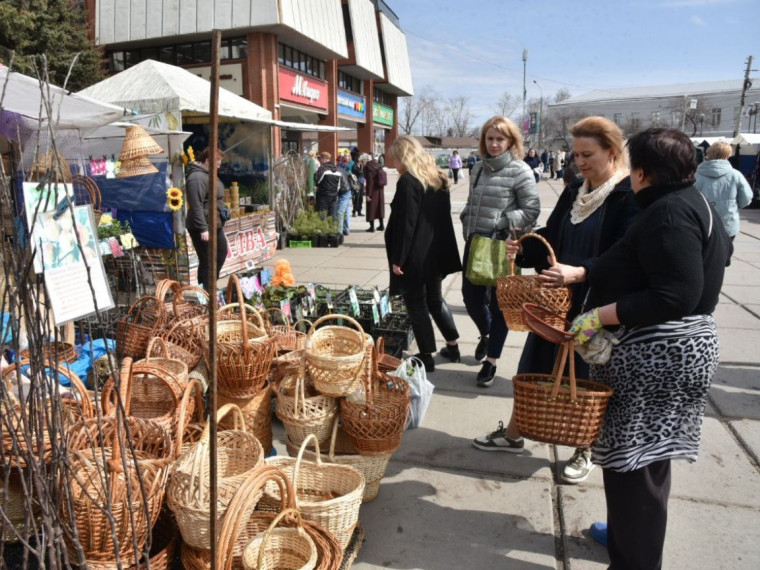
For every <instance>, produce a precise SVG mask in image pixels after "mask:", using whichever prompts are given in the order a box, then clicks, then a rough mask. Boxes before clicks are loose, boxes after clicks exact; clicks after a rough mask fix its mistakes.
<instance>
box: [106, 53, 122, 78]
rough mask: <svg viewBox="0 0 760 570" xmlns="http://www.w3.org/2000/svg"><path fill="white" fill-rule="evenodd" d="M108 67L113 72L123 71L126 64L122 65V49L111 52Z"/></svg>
mask: <svg viewBox="0 0 760 570" xmlns="http://www.w3.org/2000/svg"><path fill="white" fill-rule="evenodd" d="M109 68H110V70H111V71H113V72H114V73H118V72H119V71H124V70H125V69H126V66H125V65H124V52H123V51H114V52H111V57H110V63H109Z"/></svg>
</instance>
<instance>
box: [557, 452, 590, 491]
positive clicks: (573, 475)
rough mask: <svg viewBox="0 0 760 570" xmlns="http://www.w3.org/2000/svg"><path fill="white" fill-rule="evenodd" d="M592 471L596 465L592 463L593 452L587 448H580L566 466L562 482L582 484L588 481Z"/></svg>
mask: <svg viewBox="0 0 760 570" xmlns="http://www.w3.org/2000/svg"><path fill="white" fill-rule="evenodd" d="M592 469H594V464H593V463H592V462H591V450H590V449H589V448H587V447H579V448H578V449H576V450H575V453H573V456H572V457H571V458H570V461H568V462H567V464H566V465H565V469H564V470H563V471H562V480H563V481H564V482H565V483H570V484H576V483H581V482H583V481H585V480H586V479H588V476H589V473H591V471H592Z"/></svg>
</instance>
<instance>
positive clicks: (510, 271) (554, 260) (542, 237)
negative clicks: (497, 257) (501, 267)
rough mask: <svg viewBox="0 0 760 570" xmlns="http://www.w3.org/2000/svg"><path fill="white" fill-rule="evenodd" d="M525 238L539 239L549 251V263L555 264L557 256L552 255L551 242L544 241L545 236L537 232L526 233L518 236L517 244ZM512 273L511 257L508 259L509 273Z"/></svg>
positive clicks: (513, 270) (513, 263) (513, 271)
mask: <svg viewBox="0 0 760 570" xmlns="http://www.w3.org/2000/svg"><path fill="white" fill-rule="evenodd" d="M527 238H536V239H537V240H539V241H541V243H543V244H544V246H545V247H546V249H547V250H548V251H549V259H550V263H551V265H557V256H556V255H554V249H552V246H551V244H550V243H549V242H548V241H546V238H544V236H542V235H541V234H537V233H527V234H524V235H522V236H520V238H519V239H518V240H517V245H518V246H520V245H521V244H522V242H523V241H524V240H525V239H527ZM514 274H515V259H514V257H513V258H512V259H510V260H509V275H510V276H513V275H514Z"/></svg>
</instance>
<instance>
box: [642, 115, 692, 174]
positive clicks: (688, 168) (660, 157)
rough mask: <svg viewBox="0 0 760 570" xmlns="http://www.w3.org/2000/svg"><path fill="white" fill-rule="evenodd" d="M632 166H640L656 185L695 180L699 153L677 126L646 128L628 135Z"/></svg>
mask: <svg viewBox="0 0 760 570" xmlns="http://www.w3.org/2000/svg"><path fill="white" fill-rule="evenodd" d="M628 154H629V157H630V161H631V170H634V169H637V168H640V169H641V171H642V172H643V173H644V175H645V176H646V177H647V178H649V181H650V183H651V184H653V185H672V184H685V183H693V182H694V172H695V171H696V170H697V153H696V152H695V150H694V144H693V143H692V142H691V139H689V137H687V136H686V134H685V133H683V132H682V131H679V130H678V129H661V128H658V129H647V130H645V131H642V132H640V133H637V134H635V135H633V136H632V137H631V138H630V139H628Z"/></svg>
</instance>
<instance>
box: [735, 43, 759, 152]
mask: <svg viewBox="0 0 760 570" xmlns="http://www.w3.org/2000/svg"><path fill="white" fill-rule="evenodd" d="M750 71H754V70H753V69H752V56H749V57H748V58H747V69H746V70H745V71H744V84H743V85H742V97H741V100H740V102H739V109H738V110H737V111H736V118H735V120H734V138H736V135H738V134H739V131H740V130H741V128H740V127H741V123H742V111H744V99H745V97H746V96H747V89H749V88H750V87H752V82H751V81H750V80H749V74H750Z"/></svg>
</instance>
